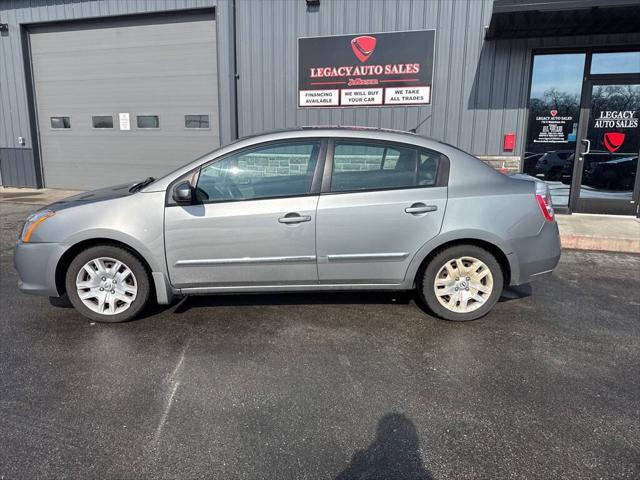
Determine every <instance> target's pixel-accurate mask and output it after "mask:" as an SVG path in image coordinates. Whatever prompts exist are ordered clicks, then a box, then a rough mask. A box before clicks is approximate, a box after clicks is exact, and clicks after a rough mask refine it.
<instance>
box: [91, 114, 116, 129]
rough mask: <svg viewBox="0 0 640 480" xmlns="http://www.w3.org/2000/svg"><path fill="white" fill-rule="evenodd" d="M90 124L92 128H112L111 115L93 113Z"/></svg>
mask: <svg viewBox="0 0 640 480" xmlns="http://www.w3.org/2000/svg"><path fill="white" fill-rule="evenodd" d="M91 124H92V125H93V128H113V117H112V116H111V115H93V116H92V117H91Z"/></svg>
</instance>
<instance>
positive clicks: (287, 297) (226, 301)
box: [173, 291, 414, 314]
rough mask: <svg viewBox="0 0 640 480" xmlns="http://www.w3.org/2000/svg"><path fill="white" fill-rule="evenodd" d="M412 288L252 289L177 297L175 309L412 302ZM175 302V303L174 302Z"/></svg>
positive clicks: (176, 311)
mask: <svg viewBox="0 0 640 480" xmlns="http://www.w3.org/2000/svg"><path fill="white" fill-rule="evenodd" d="M413 298H414V295H413V294H412V292H404V291H401V292H322V293H316V292H312V293H310V292H295V293H275V292H274V293H251V294H233V295H202V296H200V295H198V296H187V297H184V298H183V299H181V300H180V301H178V303H177V306H175V309H174V310H173V313H176V314H183V313H186V312H188V311H189V310H191V309H192V308H201V307H232V306H263V305H325V304H326V305H331V304H335V305H348V304H363V305H365V304H391V303H399V304H405V305H406V304H409V303H410V302H411V301H412V300H413ZM174 305H175V304H174Z"/></svg>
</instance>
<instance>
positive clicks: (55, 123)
mask: <svg viewBox="0 0 640 480" xmlns="http://www.w3.org/2000/svg"><path fill="white" fill-rule="evenodd" d="M51 128H71V119H70V118H69V117H51Z"/></svg>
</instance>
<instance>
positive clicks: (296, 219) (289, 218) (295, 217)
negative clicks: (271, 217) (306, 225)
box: [278, 212, 311, 223]
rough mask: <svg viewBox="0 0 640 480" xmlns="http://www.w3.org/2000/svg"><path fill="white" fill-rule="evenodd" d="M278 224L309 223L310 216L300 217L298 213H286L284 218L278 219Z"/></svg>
mask: <svg viewBox="0 0 640 480" xmlns="http://www.w3.org/2000/svg"><path fill="white" fill-rule="evenodd" d="M278 221H279V222H280V223H302V222H310V221H311V215H300V214H299V213H295V212H292V213H287V214H286V215H285V216H284V217H280V218H279V219H278Z"/></svg>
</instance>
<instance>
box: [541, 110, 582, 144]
mask: <svg viewBox="0 0 640 480" xmlns="http://www.w3.org/2000/svg"><path fill="white" fill-rule="evenodd" d="M533 120H534V121H533V122H532V125H531V127H530V128H532V130H533V131H534V132H536V133H535V134H534V137H533V143H569V142H575V141H576V133H577V130H578V123H577V122H575V121H574V118H573V115H563V114H561V113H559V112H558V110H556V109H553V110H549V111H548V112H543V113H542V114H541V115H536V116H535V118H534V119H533Z"/></svg>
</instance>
